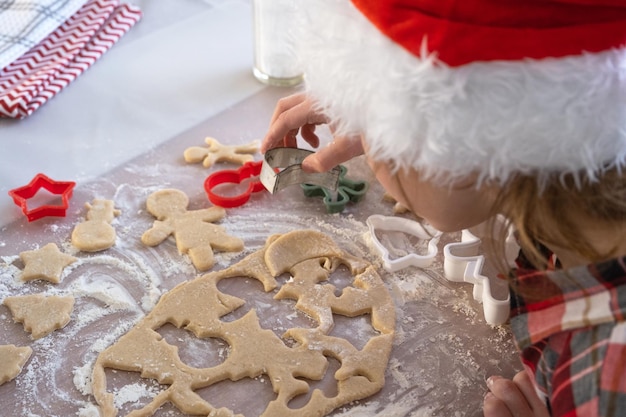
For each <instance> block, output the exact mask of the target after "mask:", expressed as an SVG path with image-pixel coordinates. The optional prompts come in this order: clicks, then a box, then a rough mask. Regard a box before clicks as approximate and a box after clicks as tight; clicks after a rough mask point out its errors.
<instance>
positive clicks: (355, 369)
mask: <svg viewBox="0 0 626 417" xmlns="http://www.w3.org/2000/svg"><path fill="white" fill-rule="evenodd" d="M340 266H343V267H347V269H348V270H349V274H350V275H351V277H352V282H351V283H350V284H349V285H347V286H345V287H344V288H343V290H341V291H340V293H339V295H338V292H337V287H336V286H335V281H334V276H333V274H334V273H336V271H337V270H338V268H339V267H340ZM285 274H289V275H290V276H291V277H292V278H291V279H289V280H288V281H287V282H285V283H284V284H283V285H282V286H281V287H280V290H279V291H278V292H277V294H276V295H275V297H274V300H275V303H281V301H280V300H282V299H292V300H296V301H297V302H296V304H295V308H296V309H297V310H298V311H300V312H303V313H306V314H307V315H308V316H310V317H311V318H312V319H313V320H314V321H315V322H317V327H308V328H302V327H292V328H289V329H288V330H287V331H286V332H284V333H283V335H282V336H280V337H279V336H278V335H277V334H276V333H275V332H274V331H273V330H270V329H265V328H263V327H261V322H260V320H259V317H258V316H257V311H256V310H255V309H253V308H250V309H249V311H247V313H245V314H243V315H242V316H241V317H239V318H237V319H234V320H232V321H224V320H223V319H222V318H223V317H224V316H226V315H229V314H230V313H233V312H235V311H236V310H238V309H239V308H242V307H243V306H244V305H245V304H246V300H244V299H241V298H238V297H235V296H232V295H228V294H225V293H223V292H221V291H220V290H219V289H218V283H219V282H220V281H223V280H227V279H230V278H242V277H246V278H250V279H253V280H257V281H259V282H260V283H261V284H262V286H263V291H264V292H270V291H273V290H275V289H277V288H278V287H279V283H278V281H277V279H276V278H278V277H279V276H282V275H285ZM244 311H245V310H244ZM338 316H342V317H344V318H346V319H347V320H352V319H354V320H358V319H359V318H362V317H363V316H368V317H369V319H370V320H371V327H372V331H371V336H370V337H369V339H368V340H367V342H366V343H365V344H364V346H363V347H360V348H357V347H355V346H354V345H353V344H352V343H351V342H350V341H348V340H347V339H344V338H343V337H339V336H332V335H331V334H330V333H331V330H332V328H333V323H334V320H335V317H338ZM165 325H173V326H175V327H177V328H179V329H184V330H186V331H189V332H190V334H193V335H194V336H195V337H196V338H199V339H209V338H217V339H220V340H222V341H224V342H225V343H226V344H227V345H228V347H229V348H228V355H227V356H226V358H225V359H224V360H223V361H222V362H221V363H218V364H216V365H214V366H209V367H202V368H196V367H193V366H191V365H190V364H189V363H185V362H183V361H182V360H181V358H180V356H179V351H178V349H177V347H176V346H173V345H170V344H169V343H168V342H167V340H165V339H164V338H163V337H162V336H161V335H160V333H158V330H159V329H160V328H162V327H163V326H165ZM394 332H395V307H394V304H393V301H392V299H391V296H390V294H389V293H388V291H387V289H386V287H385V286H384V284H383V282H382V280H381V278H380V276H379V275H378V274H377V272H376V270H375V269H374V268H373V266H371V265H370V264H369V263H367V262H366V261H364V260H362V259H360V258H357V257H354V256H352V255H350V254H347V253H345V252H344V251H342V250H341V249H340V248H339V247H337V246H336V244H335V243H334V241H333V240H332V239H331V238H330V237H329V236H327V235H325V234H323V233H321V232H317V231H313V230H297V231H293V232H289V233H286V234H284V235H274V236H271V237H270V238H269V239H268V240H267V242H266V244H265V246H264V247H262V248H261V249H260V250H258V251H256V252H254V253H252V254H250V255H248V256H247V257H246V258H244V259H243V260H242V261H240V262H238V263H236V264H234V265H232V266H230V267H228V268H226V269H223V270H221V271H215V272H212V273H209V274H206V275H203V276H201V277H199V278H196V279H194V280H191V281H188V282H184V283H182V284H179V285H178V286H177V287H175V288H174V289H172V290H171V291H169V292H168V293H166V294H164V295H163V296H162V297H161V299H160V300H159V302H158V304H157V305H156V306H155V308H154V309H153V310H152V311H151V312H150V313H149V314H148V315H146V316H145V317H144V318H143V319H142V320H141V321H140V322H139V323H138V324H137V325H136V326H135V327H134V328H132V329H131V330H130V331H129V332H128V333H126V334H125V335H124V336H122V337H121V338H120V339H119V341H118V342H116V343H115V344H114V345H112V346H110V347H109V348H107V349H106V350H104V351H103V352H101V353H100V355H99V356H98V358H97V360H96V362H95V364H94V370H93V374H92V393H93V396H94V398H95V399H96V401H97V403H98V404H99V406H100V408H101V412H102V416H103V417H107V416H114V415H116V414H117V413H118V411H119V410H118V409H117V407H119V405H120V404H122V403H124V402H125V399H122V398H116V393H115V392H109V391H108V390H107V374H106V373H105V370H106V369H109V370H120V371H127V372H136V373H139V374H140V375H141V376H142V377H143V378H149V379H151V380H154V381H155V382H156V383H158V384H162V386H163V389H162V390H160V391H158V392H154V393H152V394H153V395H154V396H153V397H151V398H150V401H149V402H148V403H147V404H146V405H144V406H143V407H142V408H141V409H140V410H136V411H135V412H136V413H140V414H141V415H144V416H148V415H153V414H154V413H155V412H156V411H157V410H158V409H159V408H160V407H161V406H163V405H165V404H166V403H171V404H172V405H174V406H176V407H177V408H178V409H179V410H180V411H182V412H183V413H186V414H191V415H211V416H215V417H232V416H235V415H236V414H235V411H233V410H231V409H229V408H227V407H220V408H218V407H216V406H214V405H213V404H212V399H213V398H212V397H211V398H203V397H202V396H201V395H200V394H198V393H197V392H196V391H197V390H199V389H202V388H205V387H208V386H210V385H213V384H217V383H220V382H223V381H239V380H241V379H244V378H252V379H255V378H258V379H261V380H265V379H267V380H269V381H270V382H271V386H272V389H273V391H274V393H275V394H276V396H275V399H273V400H271V401H269V403H268V404H267V405H266V406H265V409H264V411H263V412H262V414H261V416H262V417H268V416H272V417H291V416H293V417H296V416H303V415H306V416H319V417H321V416H324V415H327V414H328V413H330V412H331V411H332V410H334V409H336V408H338V407H341V406H343V405H346V404H349V403H351V402H353V401H357V400H359V399H362V398H366V397H368V396H370V395H372V394H374V393H376V392H377V391H379V390H380V389H381V388H382V387H383V385H384V373H385V369H386V367H387V362H388V360H389V356H390V353H391V348H392V342H393V337H394ZM220 349H223V347H222V348H220ZM197 354H198V355H206V354H207V352H202V351H199V352H197ZM329 358H332V359H334V360H336V362H338V363H339V367H338V369H336V370H334V372H333V373H332V376H333V378H334V382H335V384H336V394H335V395H333V396H327V395H326V394H324V393H322V392H321V391H320V390H319V389H315V390H313V389H312V388H311V385H310V383H311V382H313V381H320V380H322V378H324V376H325V374H326V372H327V370H328V369H329V363H330V362H329ZM307 381H308V382H307ZM133 388H134V387H133V386H132V385H131V387H130V388H129V389H127V390H124V389H117V390H116V392H117V393H118V394H119V393H126V394H127V393H128V392H136V390H135V389H133ZM309 391H312V392H311V393H310V394H311V395H310V397H309V399H308V401H307V402H306V403H305V404H304V405H303V406H302V407H300V408H291V407H290V404H289V403H290V401H291V400H292V399H294V398H295V397H298V396H300V395H303V394H306V393H309ZM238 416H239V415H238Z"/></svg>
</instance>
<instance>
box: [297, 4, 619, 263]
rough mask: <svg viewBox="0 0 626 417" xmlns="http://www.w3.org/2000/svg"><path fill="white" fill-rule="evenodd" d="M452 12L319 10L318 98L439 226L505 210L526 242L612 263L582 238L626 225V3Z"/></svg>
mask: <svg viewBox="0 0 626 417" xmlns="http://www.w3.org/2000/svg"><path fill="white" fill-rule="evenodd" d="M301 3H307V2H301ZM453 6H454V7H452V5H451V4H448V2H447V1H446V0H441V1H439V2H433V1H419V0H414V1H407V0H352V1H350V2H347V1H340V0H319V1H316V2H315V6H314V7H311V8H310V10H304V11H303V14H305V15H306V19H303V21H302V22H300V23H301V25H299V26H298V27H299V28H300V31H301V33H300V35H301V36H302V37H301V41H302V42H303V44H302V45H300V46H299V50H301V51H302V60H303V65H304V70H305V74H306V82H307V89H308V92H309V94H310V95H311V96H312V97H314V98H315V99H316V100H317V101H318V104H319V105H320V106H321V108H323V109H324V111H325V112H326V114H327V115H328V116H329V118H330V119H332V120H334V121H335V120H338V121H339V122H338V123H337V124H336V131H337V134H340V135H345V134H354V133H356V132H358V133H362V134H363V137H364V148H365V149H367V151H368V156H369V158H370V160H371V161H372V162H373V166H374V168H375V170H376V171H377V175H378V177H379V179H381V182H382V183H383V185H385V186H386V187H388V188H389V191H390V192H391V193H392V195H394V197H396V198H398V199H399V200H400V201H402V202H404V203H408V206H409V207H412V208H413V209H414V210H415V212H416V214H418V215H420V216H422V217H425V218H426V219H427V220H429V221H431V222H432V223H433V225H434V226H435V227H439V228H441V229H443V230H454V229H460V228H465V227H469V226H472V225H473V224H476V223H477V222H480V221H483V220H486V219H487V218H489V217H490V216H493V215H494V214H495V213H497V212H502V213H504V214H506V215H507V216H508V217H509V218H510V219H511V221H512V222H513V223H514V224H515V225H516V226H517V227H518V228H521V232H520V233H521V236H522V242H523V243H526V244H530V239H535V238H537V239H539V240H542V241H544V240H545V241H546V242H547V243H552V244H558V245H567V247H571V248H573V249H575V250H576V251H577V252H579V253H580V254H581V255H584V256H585V257H586V258H589V259H592V260H593V259H597V258H599V257H601V255H602V254H601V253H600V252H605V251H609V249H610V247H607V248H602V250H600V251H599V250H598V249H597V248H591V247H588V245H587V244H586V243H585V242H584V240H585V239H584V234H583V235H581V234H580V233H579V232H576V231H574V232H572V231H571V229H572V227H576V228H577V230H579V231H580V230H582V229H581V227H580V226H583V225H582V224H581V222H582V220H581V219H586V218H590V219H596V220H602V221H603V222H604V221H606V222H608V223H607V224H614V223H616V222H620V220H621V219H622V218H623V216H624V209H623V207H622V204H623V203H622V202H623V201H624V196H623V191H622V190H623V188H624V178H623V176H622V175H621V170H622V169H623V168H624V167H625V165H626V6H623V5H620V6H618V5H617V3H616V2H615V1H612V0H598V1H595V2H593V3H591V2H589V4H582V3H581V2H580V1H579V0H560V1H558V2H517V3H516V2H501V1H494V0H467V1H466V2H458V1H455V2H454V5H453ZM302 7H305V8H306V7H307V6H306V4H302ZM574 213H576V215H574ZM526 238H528V239H526ZM581 239H582V240H583V241H582V242H581ZM609 246H610V245H609ZM613 246H614V245H613Z"/></svg>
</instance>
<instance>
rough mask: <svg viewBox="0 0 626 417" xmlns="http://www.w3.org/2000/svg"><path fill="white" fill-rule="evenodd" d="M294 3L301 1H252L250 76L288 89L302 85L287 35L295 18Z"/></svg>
mask: <svg viewBox="0 0 626 417" xmlns="http://www.w3.org/2000/svg"><path fill="white" fill-rule="evenodd" d="M295 1H302V0H253V17H254V68H253V73H254V76H255V77H256V78H257V79H258V80H259V81H261V82H263V83H265V84H268V85H274V86H281V87H290V86H294V85H297V84H300V83H301V82H302V79H303V75H302V69H301V67H300V63H299V61H298V55H297V53H296V52H297V51H295V48H294V45H293V41H292V38H291V34H290V31H291V29H292V28H293V24H294V21H295V16H296V6H295Z"/></svg>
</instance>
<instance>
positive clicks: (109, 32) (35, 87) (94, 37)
mask: <svg viewBox="0 0 626 417" xmlns="http://www.w3.org/2000/svg"><path fill="white" fill-rule="evenodd" d="M53 3H54V2H53ZM1 4H2V1H1V0H0V11H1V10H2V6H1ZM40 13H44V14H46V13H47V12H43V11H41V12H40ZM0 16H1V14H0ZM140 18H141V11H140V10H139V9H138V8H137V7H135V6H132V5H129V4H120V2H119V1H118V0H89V1H87V2H86V3H84V4H83V5H82V7H80V9H79V10H78V11H76V12H75V13H74V14H73V15H72V16H70V17H69V18H68V19H67V20H65V21H64V22H62V23H61V24H60V25H59V26H58V27H57V28H56V29H55V30H53V31H52V32H51V33H50V34H48V36H46V37H45V38H44V39H43V40H41V41H40V42H39V43H38V44H37V45H35V46H34V47H32V48H31V49H29V50H28V51H27V52H26V53H24V54H23V55H21V56H20V57H19V58H17V59H16V60H14V61H12V62H11V63H10V64H9V65H7V66H6V67H4V68H2V69H1V70H0V117H10V118H18V119H19V118H23V117H26V116H29V115H30V114H32V113H33V112H34V111H35V110H37V109H38V108H39V107H40V106H41V105H42V104H44V103H45V102H47V101H48V100H49V99H50V98H52V97H53V96H54V95H55V94H57V93H58V92H59V91H61V90H62V89H63V88H64V87H66V86H67V85H68V84H69V83H71V82H72V81H73V80H74V79H76V77H78V76H79V75H80V74H82V73H83V71H85V70H86V69H87V68H89V67H90V66H91V65H93V63H94V62H96V60H97V59H98V58H100V57H101V56H102V55H103V54H104V53H105V52H106V51H108V50H109V49H110V48H111V47H112V46H113V44H115V42H117V40H118V39H119V38H120V37H122V36H123V35H124V34H125V33H126V32H127V31H128V30H129V29H130V28H131V27H132V26H133V25H134V24H135V23H136V22H137V21H138V20H139V19H140Z"/></svg>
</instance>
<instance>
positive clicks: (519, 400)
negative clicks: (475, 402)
mask: <svg viewBox="0 0 626 417" xmlns="http://www.w3.org/2000/svg"><path fill="white" fill-rule="evenodd" d="M487 387H488V388H489V391H490V392H488V393H487V395H485V401H484V404H483V413H484V415H485V417H550V413H549V412H548V409H547V408H546V406H545V405H544V403H543V401H542V400H541V399H540V398H539V397H538V396H537V393H536V392H535V388H534V386H533V383H532V381H531V380H530V377H529V376H528V374H527V373H526V371H522V372H519V373H517V375H515V376H514V377H513V380H509V379H506V378H502V377H500V376H492V377H490V378H489V379H488V380H487Z"/></svg>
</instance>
